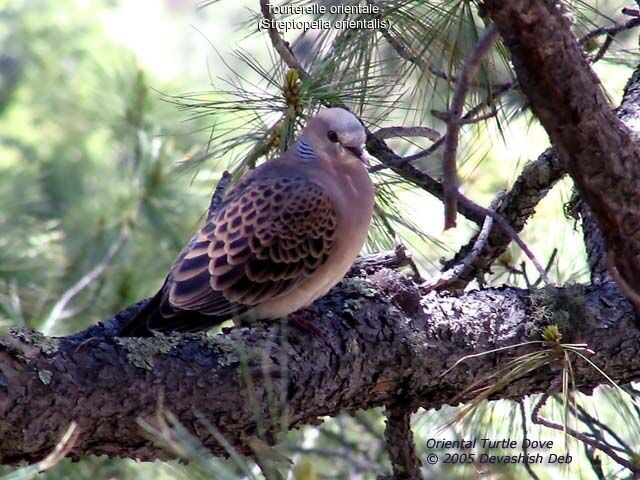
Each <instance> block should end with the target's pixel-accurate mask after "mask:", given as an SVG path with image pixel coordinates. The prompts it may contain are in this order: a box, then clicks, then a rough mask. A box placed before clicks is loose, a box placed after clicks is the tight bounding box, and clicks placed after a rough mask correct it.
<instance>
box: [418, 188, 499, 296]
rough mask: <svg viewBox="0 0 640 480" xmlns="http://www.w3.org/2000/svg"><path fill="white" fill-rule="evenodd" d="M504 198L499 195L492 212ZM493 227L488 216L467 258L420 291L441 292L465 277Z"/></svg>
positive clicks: (423, 285) (491, 220)
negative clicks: (462, 276)
mask: <svg viewBox="0 0 640 480" xmlns="http://www.w3.org/2000/svg"><path fill="white" fill-rule="evenodd" d="M502 198H504V192H503V193H502V194H500V195H498V196H497V197H496V199H495V200H494V201H493V202H492V204H491V209H492V210H495V209H496V208H497V206H498V204H499V203H500V201H501V200H502ZM492 226H493V218H492V217H491V216H489V215H487V216H486V217H485V219H484V223H483V224H482V229H481V230H480V233H479V234H478V236H477V237H476V241H475V243H474V245H473V247H472V248H471V250H470V251H469V252H468V254H467V256H466V257H464V258H463V259H462V261H461V262H460V263H458V264H457V265H454V266H453V267H451V268H450V269H448V270H446V271H444V272H442V273H440V275H438V277H437V278H435V279H433V280H429V281H427V282H425V283H423V284H422V285H421V286H420V291H422V292H424V293H426V292H430V291H431V290H436V289H437V290H441V289H443V288H447V287H449V286H450V285H452V284H453V283H454V282H456V281H457V280H458V279H459V278H460V277H461V275H463V274H464V273H465V272H467V271H468V270H469V268H471V265H472V264H473V262H475V261H476V259H477V258H478V255H480V252H481V251H482V249H483V248H484V246H485V244H486V242H487V239H488V238H489V233H490V232H491V227H492Z"/></svg>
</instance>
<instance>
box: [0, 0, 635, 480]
mask: <svg viewBox="0 0 640 480" xmlns="http://www.w3.org/2000/svg"><path fill="white" fill-rule="evenodd" d="M257 3H258V2H257V1H255V2H248V1H242V2H229V1H224V2H220V3H216V4H213V5H208V6H206V7H205V8H198V5H197V4H196V2H194V1H189V0H155V1H146V2H143V1H125V0H120V1H118V0H84V1H82V0H55V1H54V0H0V330H2V332H6V331H7V330H8V329H9V328H12V327H29V328H35V329H39V330H41V331H43V332H45V333H46V334H49V335H64V334H67V333H71V332H74V331H77V330H80V329H82V328H85V327H87V326H89V325H91V324H93V323H95V322H97V321H100V320H104V319H106V318H108V317H109V316H110V315H112V314H113V313H115V312H117V311H119V310H120V309H122V308H123V307H125V306H127V305H129V304H131V303H134V302H135V301H137V300H139V299H141V298H144V297H147V296H149V295H151V294H153V293H154V291H155V290H156V289H157V288H158V287H159V286H160V284H161V282H162V279H163V278H164V275H165V274H166V272H167V271H168V268H169V266H170V265H171V262H172V260H173V258H174V257H175V255H176V254H177V253H178V251H179V250H180V249H181V247H182V246H183V244H184V243H185V242H186V240H187V239H188V238H189V237H190V235H191V234H192V232H194V231H195V230H196V229H197V228H198V226H199V224H200V221H201V220H202V216H203V214H204V212H205V210H206V207H207V206H208V201H209V197H210V195H211V193H212V191H213V189H214V187H215V184H216V181H217V179H218V178H219V175H220V173H221V172H222V170H224V169H226V168H231V167H233V166H234V165H237V164H238V162H239V159H240V158H241V153H242V152H243V150H242V149H240V151H238V148H236V147H237V145H235V144H233V143H231V144H229V148H228V151H227V150H225V149H224V148H221V147H220V146H219V145H225V144H224V143H218V144H217V145H218V146H216V142H217V141H219V142H223V140H224V138H225V137H224V135H226V134H228V131H230V130H233V129H236V128H238V126H239V125H242V117H241V116H240V117H238V116H236V117H234V114H237V113H238V112H237V110H236V111H234V109H233V108H229V112H226V111H225V109H224V108H211V109H207V108H204V107H202V105H203V104H204V102H207V101H208V102H216V101H219V102H223V101H227V100H223V99H228V98H229V92H233V91H234V89H238V90H240V89H241V87H240V86H239V85H240V84H241V83H242V85H244V86H243V87H242V88H245V89H248V90H247V91H248V92H253V93H255V94H256V95H257V96H259V94H260V92H262V91H263V90H261V89H263V88H268V87H269V86H270V85H269V82H266V83H267V87H264V84H265V82H264V72H263V73H261V72H260V71H258V70H259V69H256V68H255V67H256V64H262V68H264V69H266V70H267V71H268V70H269V69H270V68H271V65H272V62H273V54H272V53H270V48H269V45H268V43H267V37H266V35H263V34H256V32H255V28H254V27H253V26H252V25H253V24H252V22H253V21H254V20H253V18H254V17H252V15H254V14H255V12H256V10H257ZM432 3H442V4H454V3H456V2H432ZM457 3H461V4H465V3H466V2H457ZM594 3H595V2H594ZM620 5H623V3H622V2H597V5H596V7H597V9H598V10H599V11H600V12H605V13H607V12H608V13H610V14H611V15H613V14H614V13H613V12H616V11H619V7H620ZM592 6H593V5H592ZM248 9H250V10H248ZM586 11H587V14H585V16H586V17H588V18H590V19H591V21H592V22H594V23H595V22H599V23H603V22H606V20H607V19H606V16H603V15H596V14H595V13H593V11H591V10H589V9H586ZM590 26H592V25H591V24H585V26H584V29H585V30H586V29H588V27H590ZM635 45H637V43H635V38H634V37H633V35H627V36H623V38H622V39H620V40H619V41H618V43H617V53H613V54H612V55H611V56H609V57H608V58H605V60H604V61H602V62H599V63H598V64H597V65H596V67H595V68H596V70H597V72H598V74H599V75H600V77H601V79H602V80H603V84H604V86H605V89H606V90H607V92H608V94H609V95H610V97H611V99H612V102H613V103H614V104H617V102H618V101H619V99H620V96H621V92H622V88H623V86H624V84H625V82H626V80H627V78H628V77H629V75H630V73H631V71H632V68H633V65H634V63H633V59H635V60H636V61H637V58H636V57H633V56H631V55H629V51H630V50H634V49H635V47H634V46H635ZM239 49H242V50H239ZM234 51H235V54H234ZM251 58H252V59H253V60H251ZM225 79H227V83H225ZM238 79H242V80H243V82H244V83H243V82H239V80H238ZM411 81H412V80H411V78H409V80H407V82H411ZM261 82H262V83H261ZM416 83H419V82H418V81H417V80H416ZM214 84H216V85H217V86H215V87H214V86H213V85H214ZM220 84H222V85H223V87H224V88H220ZM260 85H262V86H260ZM418 86H419V85H418ZM447 89H448V86H447V85H446V84H445V85H440V86H439V87H438V88H437V89H435V88H434V89H433V92H431V93H430V94H429V95H427V94H425V95H424V97H421V101H424V103H425V105H423V106H421V108H422V110H421V111H422V112H423V113H422V114H423V115H424V116H425V117H426V116H427V115H426V114H425V113H424V112H428V111H429V108H430V107H433V108H435V107H438V106H439V107H440V108H441V107H442V105H443V104H446V103H443V102H446V99H447V96H446V95H445V94H443V93H442V92H445V91H447ZM225 91H226V92H227V93H225ZM201 92H203V93H202V94H201ZM434 92H436V93H434ZM356 94H357V92H355V90H354V93H353V95H354V96H355V95H356ZM275 95H277V92H276V93H275ZM351 100H353V102H352V103H355V104H357V102H356V101H355V100H356V99H355V98H352V99H351ZM234 101H235V102H236V104H238V103H242V98H241V97H237V98H235V99H234ZM198 102H200V103H198ZM508 102H511V103H508ZM508 102H507V103H505V105H503V106H502V107H503V109H504V110H503V111H504V112H509V113H505V114H504V117H503V118H502V122H501V123H498V122H486V123H481V124H477V125H474V126H471V127H468V128H466V129H465V132H464V135H463V137H462V143H461V149H460V152H461V153H460V157H461V159H462V160H461V170H460V174H461V179H462V185H463V189H464V190H465V193H467V194H468V195H469V196H470V197H472V198H473V199H475V200H476V201H478V202H480V203H482V204H484V205H488V204H489V202H490V201H491V199H492V198H493V197H494V195H495V194H496V192H497V191H498V190H499V189H501V188H508V186H509V185H511V184H512V182H513V180H514V179H515V178H516V177H517V174H518V172H519V171H520V169H521V168H522V165H523V164H524V162H526V161H528V160H531V159H534V158H535V157H536V156H537V155H538V154H539V153H541V152H542V151H543V150H544V148H545V147H546V146H547V145H548V141H547V138H546V135H545V134H544V131H543V130H542V129H541V128H540V126H539V125H538V124H537V123H536V122H535V121H534V120H533V119H532V118H531V116H530V115H529V114H527V113H522V109H521V108H520V107H521V104H522V99H521V98H517V96H515V95H514V96H513V98H511V99H509V100H508ZM195 104H198V105H195ZM188 105H190V108H186V106H188ZM249 105H250V106H251V105H258V103H250V104H249ZM263 113H264V115H265V118H271V117H269V112H266V113H265V112H263ZM254 114H255V115H256V116H257V117H260V115H261V112H258V113H257V114H256V113H255V112H254ZM412 115H418V114H415V112H414V113H412ZM408 116H409V114H407V113H406V111H404V113H402V114H395V113H394V112H393V111H388V112H386V114H385V116H376V115H374V114H373V113H371V111H369V116H368V117H367V115H365V116H364V118H365V119H369V120H370V121H371V124H372V125H374V126H375V125H387V126H388V125H393V124H398V123H402V122H403V121H406V120H407V118H408ZM265 122H267V123H268V121H267V120H265ZM424 122H426V123H427V124H430V125H431V126H434V127H436V128H440V130H442V124H441V122H440V123H439V122H438V121H435V120H434V119H433V118H429V119H428V120H424ZM220 125H227V127H225V128H226V130H225V129H222V130H220V128H219V126H220ZM220 132H222V133H220ZM251 138H253V137H251ZM391 144H392V146H393V147H394V148H396V149H397V151H398V152H399V153H415V152H416V151H418V150H419V149H420V148H421V146H423V145H422V144H421V143H420V142H416V143H408V142H403V141H392V142H391ZM244 152H245V153H246V150H245V151H244ZM420 167H421V168H423V169H425V170H427V171H430V172H432V173H433V174H434V175H436V176H437V175H438V172H439V157H437V156H434V158H433V159H429V160H426V161H424V162H422V164H421V165H420ZM376 181H377V183H378V185H379V190H380V192H382V193H381V195H383V194H384V195H388V198H389V199H390V200H388V201H389V202H390V204H391V206H388V205H387V206H385V207H384V209H386V211H387V213H388V216H387V219H388V220H389V222H390V223H391V224H393V231H395V232H398V233H399V234H401V235H402V237H403V239H404V241H405V242H406V244H407V246H408V248H409V249H410V250H411V251H412V252H413V253H414V257H415V259H416V262H417V264H418V267H419V268H420V270H421V273H422V274H423V276H425V277H428V276H429V275H432V274H433V273H434V272H436V271H437V268H438V266H439V260H440V259H441V258H448V257H450V256H451V255H452V253H454V252H455V251H456V250H457V249H458V248H459V246H460V245H462V244H463V243H464V242H465V241H466V240H467V239H468V238H469V237H470V235H471V234H472V232H473V231H474V230H475V227H474V226H473V225H469V224H468V222H466V221H464V220H462V219H461V220H460V226H459V228H457V229H455V230H453V231H449V232H446V233H443V232H442V225H443V221H442V206H441V204H440V202H438V201H437V200H434V199H433V198H431V197H429V196H428V195H426V194H425V193H423V192H421V191H417V190H415V189H412V188H409V187H407V186H406V185H403V184H402V183H400V182H399V181H398V179H397V178H393V177H389V176H385V175H380V176H379V177H377V178H376ZM384 192H391V193H388V194H387V193H384ZM570 193H571V185H570V182H569V181H566V180H565V181H563V182H561V184H560V185H559V186H556V187H555V188H554V189H553V191H552V192H551V193H550V194H549V195H548V196H547V198H546V199H545V200H544V201H543V202H542V203H541V205H540V206H539V208H538V210H537V214H536V216H535V217H534V218H533V220H532V221H531V222H530V223H529V225H528V226H527V227H526V229H525V231H524V233H523V238H524V239H525V240H526V241H527V243H528V244H529V245H530V246H531V248H532V249H533V251H534V252H535V253H536V255H537V256H538V258H540V259H541V260H542V261H543V263H544V262H545V261H546V260H547V259H549V258H550V257H551V255H552V252H553V251H554V249H557V251H558V254H557V256H556V257H555V261H554V262H553V264H552V269H551V272H550V273H551V276H552V278H553V280H554V281H556V282H558V283H565V282H578V281H587V280H588V272H587V269H586V263H585V258H584V248H583V246H582V241H581V232H580V230H579V225H575V223H574V221H573V220H572V219H567V218H566V217H565V215H564V210H563V208H564V204H565V203H566V202H567V201H568V199H569V197H570ZM380 232H381V230H375V231H374V232H373V233H372V238H371V239H370V242H369V246H368V249H369V250H377V249H380V248H389V247H391V246H392V245H393V237H392V236H390V235H389V231H386V233H380ZM521 262H525V265H528V262H526V261H525V258H524V256H523V255H522V254H521V253H520V251H519V250H518V249H516V248H511V249H510V250H509V252H508V254H506V255H504V256H503V258H501V260H500V261H499V262H498V263H497V264H496V266H495V268H494V275H493V276H492V277H491V278H489V279H488V280H489V283H490V284H501V283H510V284H514V285H521V286H522V285H524V279H523V277H522V275H519V274H517V273H514V269H515V270H519V269H521V268H522V266H521ZM526 268H528V269H529V271H530V272H533V271H534V270H533V268H531V266H530V265H529V266H528V267H526ZM603 400H606V402H603ZM584 401H585V405H587V406H590V405H595V404H598V402H600V405H601V408H600V410H599V415H600V417H601V418H604V419H606V421H607V422H608V423H609V424H610V425H612V426H613V427H614V428H615V429H616V430H619V431H620V432H621V434H623V435H625V436H626V438H627V439H628V440H629V441H630V442H631V443H634V441H635V444H638V440H640V435H639V432H640V429H639V428H638V422H637V419H636V416H635V415H634V414H633V409H632V408H631V407H630V404H629V402H628V400H625V399H621V398H619V397H618V394H617V393H616V392H612V391H609V390H606V389H604V390H602V391H600V392H599V393H598V394H597V395H596V396H595V397H593V398H588V399H586V398H585V399H584ZM607 402H608V403H607ZM526 408H529V404H528V403H527V404H526ZM556 410H558V412H559V411H560V410H559V405H558V409H556ZM520 413H521V411H520V406H519V405H518V404H514V403H511V402H494V403H491V404H485V405H484V406H483V407H481V408H479V409H477V410H476V412H475V413H474V414H473V415H471V416H470V417H469V418H467V419H466V420H465V421H464V422H462V424H459V425H455V426H451V427H447V428H445V429H441V428H440V427H442V425H444V424H445V423H446V422H447V421H448V420H450V419H451V417H452V416H453V415H454V414H455V409H452V408H444V409H442V410H440V411H439V412H419V413H418V414H417V415H415V416H414V425H415V432H416V443H417V445H418V449H419V453H420V454H421V455H422V454H424V453H425V452H426V451H427V450H426V448H424V443H425V439H426V438H430V437H434V438H436V437H437V438H441V437H442V436H447V435H453V437H454V438H456V437H459V436H460V435H461V434H462V432H465V433H466V435H465V436H467V437H469V436H479V435H489V436H491V435H493V437H490V438H501V436H506V435H507V433H509V432H512V434H513V436H514V437H517V438H521V436H522V419H521V416H520ZM383 428H384V422H383V417H382V415H381V413H380V411H379V410H372V411H369V412H359V413H358V414H357V415H355V416H353V417H352V416H343V417H340V418H338V419H335V420H330V421H327V422H326V423H325V424H324V425H323V426H322V427H321V428H315V427H308V428H305V429H303V430H301V431H298V432H291V433H290V434H289V435H288V436H287V440H286V442H285V443H284V444H283V447H282V448H283V451H284V453H285V454H287V455H288V456H289V457H291V458H292V460H293V463H294V469H293V470H292V471H291V472H290V473H289V474H288V478H296V479H312V478H375V477H376V475H378V474H382V473H384V472H386V471H388V469H389V466H388V462H387V459H386V453H385V449H384V442H383V437H382V435H383ZM528 428H529V436H530V438H553V439H556V440H557V442H556V444H557V445H561V444H562V442H563V440H562V436H561V435H552V434H550V433H541V432H540V431H539V430H538V429H535V428H532V427H531V425H529V426H528ZM492 432H493V433H492ZM513 432H515V433H513ZM182 440H183V442H184V444H183V446H184V452H183V453H184V456H186V457H188V458H191V460H192V463H191V464H190V465H188V466H186V465H183V464H179V463H178V462H168V463H163V462H156V463H153V464H151V463H148V464H137V463H135V462H132V461H128V460H110V459H106V458H88V459H84V460H82V461H80V462H77V463H71V462H68V461H63V462H61V463H60V464H59V465H57V466H55V467H54V468H52V469H51V470H49V471H48V472H46V473H44V474H43V475H42V476H43V477H44V478H47V479H63V478H78V479H83V478H92V479H138V478H140V479H146V478H152V477H153V478H158V479H173V478H251V477H252V476H255V478H260V474H259V473H258V472H259V470H258V469H257V468H256V467H255V466H254V465H253V464H251V463H250V462H247V463H242V462H241V464H240V465H238V464H237V463H234V462H233V461H227V462H221V461H218V460H214V459H210V458H209V457H207V456H206V455H205V454H203V453H202V452H200V451H199V450H198V448H197V446H196V445H192V444H191V443H190V440H189V439H187V438H183V439H182ZM568 448H569V450H570V451H571V452H572V453H575V455H576V457H581V459H580V460H579V461H576V462H575V463H574V464H572V465H571V466H570V467H568V468H559V467H558V469H556V467H553V468H552V467H548V468H546V469H541V470H539V471H538V472H537V473H538V475H539V477H540V478H552V477H557V476H558V475H560V476H561V477H562V478H596V477H594V476H593V474H592V471H591V470H590V469H589V468H586V467H585V465H587V463H586V462H587V460H586V459H585V457H584V456H583V452H582V450H583V449H582V447H581V446H580V445H577V444H575V442H570V444H569V446H568ZM559 453H561V452H559ZM603 462H604V464H605V466H606V465H608V464H607V460H606V459H603ZM609 467H610V470H609V473H611V475H612V476H610V477H607V478H626V477H625V474H624V472H620V471H618V470H616V469H615V467H613V466H609ZM430 468H431V470H429V472H431V475H432V477H429V478H476V477H477V478H481V477H482V478H523V477H522V475H524V473H523V472H524V471H523V469H522V467H519V466H516V467H508V468H506V467H497V466H496V467H495V468H492V469H490V470H488V471H486V472H477V471H475V470H473V469H470V468H468V467H456V468H452V467H447V466H444V465H440V466H438V467H430ZM4 472H5V474H6V475H5V477H3V478H7V479H8V478H12V479H13V478H16V479H17V478H31V477H33V476H34V475H35V473H34V472H33V471H32V470H31V469H28V468H26V469H7V468H5V469H4ZM618 475H619V476H618ZM285 476H286V475H285Z"/></svg>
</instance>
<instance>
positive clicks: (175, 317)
mask: <svg viewBox="0 0 640 480" xmlns="http://www.w3.org/2000/svg"><path fill="white" fill-rule="evenodd" d="M364 143H365V132H364V129H363V127H362V125H361V124H360V122H359V121H358V119H357V118H356V117H355V116H354V115H352V114H351V113H349V112H348V111H346V110H343V109H339V108H330V109H323V110H321V111H320V112H319V113H318V114H317V115H316V116H315V117H313V118H312V119H311V120H310V121H309V123H308V124H307V126H306V127H305V128H304V129H303V131H302V132H301V134H300V136H299V137H298V139H297V140H296V142H295V143H294V144H293V145H291V147H290V148H289V149H288V150H287V151H286V152H285V153H284V154H283V155H282V156H281V157H278V158H276V159H273V160H270V161H268V162H266V163H264V164H262V165H260V166H259V167H257V168H255V169H254V170H251V171H249V172H248V173H247V174H245V175H244V176H243V177H242V178H241V179H240V180H239V181H238V182H237V183H236V184H235V185H233V186H231V187H230V188H229V190H228V192H227V193H226V194H225V195H224V197H223V199H222V202H221V204H220V206H219V208H218V209H217V210H216V211H215V212H214V213H213V215H211V216H210V218H208V219H207V221H206V222H205V224H204V225H203V227H202V228H201V229H200V231H199V232H198V233H197V234H196V235H195V236H194V237H193V238H192V239H191V241H190V242H189V243H188V244H187V245H186V246H185V248H184V249H183V250H182V252H181V253H180V255H178V258H177V259H176V261H175V262H174V264H173V267H172V268H171V272H170V273H169V275H168V276H167V278H166V280H165V283H164V285H163V286H162V288H161V290H160V291H159V292H158V293H157V294H156V295H155V297H153V299H152V300H151V301H150V302H149V303H148V304H147V305H146V306H145V307H144V308H143V309H142V310H141V311H140V312H139V313H138V314H137V315H136V316H135V317H134V318H133V319H132V320H131V321H130V322H129V323H128V324H127V325H126V326H125V327H124V328H123V330H122V332H121V334H122V335H130V336H136V335H149V334H150V333H151V331H153V330H158V331H192V332H193V331H202V330H208V329H209V328H211V327H212V326H214V325H217V324H220V323H222V322H223V321H225V320H228V319H230V318H233V317H238V316H240V317H248V318H253V319H275V318H281V317H284V316H286V315H288V314H290V313H293V312H295V311H296V310H299V309H300V308H303V307H305V306H307V305H309V304H311V303H312V302H313V301H314V300H316V299H317V298H319V297H321V296H323V295H324V294H325V293H327V292H328V291H329V289H331V287H333V286H334V285H335V284H337V283H338V282H339V281H340V280H341V279H342V277H343V276H344V275H345V273H346V272H347V271H348V269H349V268H350V266H351V265H352V264H353V261H354V260H355V258H356V256H357V255H358V253H359V252H360V250H361V249H362V246H363V244H364V242H365V241H366V238H367V232H368V229H369V224H370V222H371V217H372V215H373V205H374V187H373V184H372V182H371V179H370V178H369V174H368V170H367V165H368V157H367V154H366V152H365V151H364Z"/></svg>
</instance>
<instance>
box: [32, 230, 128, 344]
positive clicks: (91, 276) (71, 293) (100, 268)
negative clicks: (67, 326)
mask: <svg viewBox="0 0 640 480" xmlns="http://www.w3.org/2000/svg"><path fill="white" fill-rule="evenodd" d="M128 238H129V229H128V228H126V227H124V228H123V229H122V231H121V232H120V235H119V236H118V238H117V239H116V241H115V242H113V244H112V245H111V246H110V247H109V250H107V253H106V254H105V255H104V257H102V260H100V261H99V262H98V263H97V265H96V266H95V267H93V268H92V269H91V270H90V271H89V272H87V273H86V274H85V275H83V276H82V278H80V280H78V281H77V282H76V283H74V284H73V285H72V286H71V287H70V288H69V289H68V290H67V291H66V292H64V294H63V295H62V296H61V297H60V299H59V300H58V301H57V302H56V304H55V305H54V306H53V308H52V309H51V312H50V313H49V315H48V316H47V318H46V320H45V321H44V323H43V324H42V327H41V328H40V330H41V331H42V333H44V334H45V335H49V334H51V332H52V331H53V329H54V328H55V326H56V323H57V322H58V320H59V319H60V318H61V317H63V316H64V311H65V309H66V308H67V305H69V303H70V302H71V300H73V299H74V298H75V296H76V295H78V294H79V293H80V292H82V291H83V290H84V289H85V288H87V287H88V286H89V285H91V283H92V282H93V281H94V280H95V279H97V278H98V277H99V276H100V275H102V274H103V273H104V272H105V270H106V269H107V267H108V266H109V264H111V260H113V257H115V256H116V254H117V253H118V252H119V251H120V249H121V248H122V246H123V245H124V244H125V242H126V241H127V239H128Z"/></svg>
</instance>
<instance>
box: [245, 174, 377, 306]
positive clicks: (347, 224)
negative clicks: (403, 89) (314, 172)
mask: <svg viewBox="0 0 640 480" xmlns="http://www.w3.org/2000/svg"><path fill="white" fill-rule="evenodd" d="M340 180H341V182H340V183H341V184H340V185H338V184H335V183H336V182H335V177H332V178H331V182H333V184H331V185H329V184H327V188H328V189H331V190H333V192H332V197H333V198H334V199H335V208H336V212H337V214H338V221H337V228H336V235H335V240H334V245H333V248H332V250H331V254H330V255H329V258H328V259H327V261H326V262H325V263H324V264H323V265H322V266H321V267H320V268H318V270H316V271H315V272H313V273H312V274H311V275H310V276H309V277H307V278H306V279H304V280H303V281H302V282H301V283H300V284H299V285H298V286H297V287H296V288H294V289H293V290H292V291H290V292H288V293H286V294H285V295H283V296H281V297H276V298H274V299H272V300H270V301H267V302H264V303H262V304H259V305H256V306H255V307H254V308H253V309H252V311H251V313H250V315H251V316H252V317H255V318H281V317H284V316H286V315H288V314H290V313H293V312H295V311H296V310H299V309H301V308H303V307H305V306H307V305H310V304H311V303H312V302H313V301H314V300H316V299H318V298H320V297H322V296H323V295H325V294H326V293H327V292H328V291H329V290H330V289H331V288H332V287H333V286H334V285H336V284H337V283H338V282H340V280H342V278H343V277H344V275H345V274H346V273H347V271H348V270H349V269H350V268H351V266H352V265H353V262H354V260H355V259H356V257H357V256H358V254H359V253H360V251H361V249H362V247H363V245H364V243H365V241H366V239H367V234H368V231H369V225H370V223H371V217H372V216H373V205H374V188H373V184H372V183H371V180H370V178H369V175H368V173H367V171H366V169H365V168H364V167H363V168H358V169H357V170H356V171H355V172H353V174H352V175H343V176H341V177H340Z"/></svg>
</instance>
